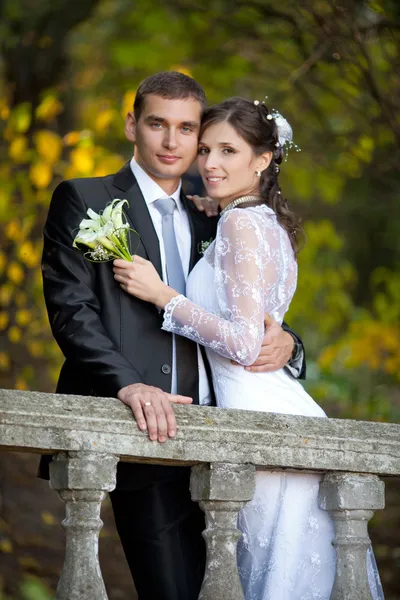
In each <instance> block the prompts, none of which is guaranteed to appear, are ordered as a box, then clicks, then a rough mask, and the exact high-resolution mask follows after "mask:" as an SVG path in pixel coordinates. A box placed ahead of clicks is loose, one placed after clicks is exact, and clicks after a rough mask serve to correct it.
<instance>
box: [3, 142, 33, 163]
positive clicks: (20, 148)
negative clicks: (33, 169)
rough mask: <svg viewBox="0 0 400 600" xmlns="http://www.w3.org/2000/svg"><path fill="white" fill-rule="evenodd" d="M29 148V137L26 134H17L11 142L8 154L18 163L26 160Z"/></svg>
mask: <svg viewBox="0 0 400 600" xmlns="http://www.w3.org/2000/svg"><path fill="white" fill-rule="evenodd" d="M27 148H28V140H27V138H26V137H25V136H24V135H17V136H16V137H15V138H14V139H13V140H12V141H11V143H10V146H9V148H8V155H9V157H10V158H11V159H12V160H13V161H15V162H16V163H22V162H24V161H26V158H27V156H26V151H27Z"/></svg>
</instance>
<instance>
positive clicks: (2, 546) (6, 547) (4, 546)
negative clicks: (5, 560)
mask: <svg viewBox="0 0 400 600" xmlns="http://www.w3.org/2000/svg"><path fill="white" fill-rule="evenodd" d="M12 551H13V545H12V543H11V541H10V540H8V539H6V538H4V539H2V540H0V552H3V554H12Z"/></svg>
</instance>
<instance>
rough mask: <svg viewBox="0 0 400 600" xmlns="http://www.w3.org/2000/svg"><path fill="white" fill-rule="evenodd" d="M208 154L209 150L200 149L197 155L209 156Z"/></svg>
mask: <svg viewBox="0 0 400 600" xmlns="http://www.w3.org/2000/svg"><path fill="white" fill-rule="evenodd" d="M207 152H208V150H207V148H199V149H198V152H197V153H198V154H207Z"/></svg>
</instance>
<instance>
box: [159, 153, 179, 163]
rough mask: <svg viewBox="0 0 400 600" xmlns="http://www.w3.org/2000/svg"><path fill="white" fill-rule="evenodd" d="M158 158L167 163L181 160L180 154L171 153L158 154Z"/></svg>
mask: <svg viewBox="0 0 400 600" xmlns="http://www.w3.org/2000/svg"><path fill="white" fill-rule="evenodd" d="M157 156H158V159H159V160H160V161H161V162H163V163H165V164H166V165H173V164H174V163H176V162H177V161H178V160H179V156H173V155H172V156H171V155H169V154H158V155H157Z"/></svg>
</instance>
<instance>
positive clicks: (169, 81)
mask: <svg viewBox="0 0 400 600" xmlns="http://www.w3.org/2000/svg"><path fill="white" fill-rule="evenodd" d="M150 94H152V95H154V96H161V98H166V99H168V100H177V99H181V100H186V99H187V98H194V99H195V100H197V101H198V102H199V103H200V105H201V113H202V114H203V112H204V110H205V108H206V106H207V101H206V95H205V92H204V90H203V88H202V87H201V85H199V84H198V83H197V81H195V80H194V79H193V78H192V77H189V76H188V75H184V73H179V72H178V71H162V72H161V73H156V74H155V75H151V76H150V77H146V79H143V81H142V82H141V83H140V85H139V87H138V89H137V92H136V97H135V103H134V105H133V111H134V114H135V118H136V120H137V121H138V120H139V118H140V115H141V113H142V110H143V106H144V102H145V99H146V96H149V95H150Z"/></svg>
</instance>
